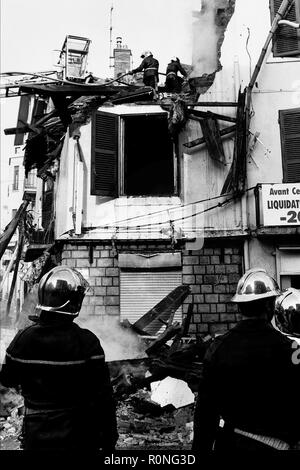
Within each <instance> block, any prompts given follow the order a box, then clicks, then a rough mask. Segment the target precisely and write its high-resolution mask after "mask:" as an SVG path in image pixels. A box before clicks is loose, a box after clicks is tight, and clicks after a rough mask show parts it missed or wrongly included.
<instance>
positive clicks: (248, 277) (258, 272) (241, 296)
mask: <svg viewBox="0 0 300 470" xmlns="http://www.w3.org/2000/svg"><path fill="white" fill-rule="evenodd" d="M280 294H281V291H280V289H279V287H278V284H277V282H276V281H275V279H273V278H272V277H271V276H269V274H268V273H267V272H266V271H265V269H262V268H253V269H249V270H248V271H246V272H245V274H244V275H243V276H242V277H241V279H240V280H239V282H238V285H237V289H236V293H235V295H234V296H233V297H232V299H231V301H232V302H237V303H239V302H253V301H254V300H260V299H265V298H268V297H277V295H280Z"/></svg>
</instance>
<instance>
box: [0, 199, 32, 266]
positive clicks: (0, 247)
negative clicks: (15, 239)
mask: <svg viewBox="0 0 300 470" xmlns="http://www.w3.org/2000/svg"><path fill="white" fill-rule="evenodd" d="M29 202H30V201H24V202H22V204H21V206H20V207H19V209H18V211H17V213H16V215H15V216H14V218H13V219H12V220H11V221H10V223H9V224H8V225H7V227H6V228H5V230H4V233H3V234H2V235H1V236H0V259H1V258H2V255H3V253H4V252H5V250H6V248H7V246H8V244H9V242H10V240H11V237H12V236H13V234H14V233H15V231H16V229H17V226H18V223H19V221H20V219H21V217H22V215H23V214H24V212H25V210H26V208H27V206H28V204H29Z"/></svg>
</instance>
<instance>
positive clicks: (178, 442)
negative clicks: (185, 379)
mask: <svg viewBox="0 0 300 470" xmlns="http://www.w3.org/2000/svg"><path fill="white" fill-rule="evenodd" d="M9 390H11V389H9ZM15 398H16V399H17V402H18V403H21V402H22V398H21V397H20V395H17V394H16V396H15ZM144 403H151V392H149V391H148V390H139V391H137V392H136V393H134V394H132V395H130V397H128V398H127V399H125V400H122V401H120V402H119V403H118V405H117V425H118V432H119V439H118V442H117V446H116V448H117V449H176V450H184V449H190V448H191V441H192V430H193V414H194V404H191V405H188V406H185V407H183V408H180V409H178V410H175V409H174V408H172V407H170V406H168V407H163V408H162V407H160V406H159V405H156V406H157V407H158V408H160V415H159V416H157V415H154V414H153V409H151V408H150V407H149V408H148V409H145V408H144V413H143V414H142V413H141V412H140V411H141V409H143V408H142V406H143V404H144ZM22 423H23V415H22V408H20V407H18V406H15V407H14V408H12V409H11V412H10V414H9V416H7V417H6V418H5V417H0V450H19V449H20V444H21V442H20V440H19V436H20V433H21V428H22ZM82 432H84V429H83V430H82Z"/></svg>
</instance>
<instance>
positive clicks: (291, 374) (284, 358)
mask: <svg viewBox="0 0 300 470" xmlns="http://www.w3.org/2000/svg"><path fill="white" fill-rule="evenodd" d="M293 354H294V355H293ZM299 359H300V354H298V355H297V351H295V343H293V342H292V341H291V340H290V339H288V338H287V337H285V336H284V335H282V334H281V333H280V332H278V331H277V330H275V329H274V328H273V327H272V325H271V324H270V323H268V322H267V321H264V320H254V319H253V320H248V319H247V320H242V321H240V322H239V323H238V324H237V325H236V326H235V327H234V328H233V329H232V330H230V331H229V332H228V333H226V334H225V335H222V336H220V337H217V338H216V339H215V340H214V341H213V343H212V344H211V346H210V347H209V349H208V350H207V353H206V355H205V359H204V372H203V381H202V383H201V384H200V386H199V396H198V399H197V403H196V409H195V422H194V441H193V450H194V451H195V452H200V451H203V452H204V451H205V452H209V451H211V450H212V447H213V443H214V441H215V439H216V436H217V430H218V425H219V419H220V417H222V419H223V420H224V422H225V426H224V431H223V432H224V433H225V430H226V432H227V433H228V432H229V433H230V432H231V434H232V431H233V429H234V428H238V429H241V430H242V431H246V432H250V433H252V434H260V435H264V436H271V437H276V438H278V439H281V440H283V441H285V442H287V443H289V444H290V445H293V444H294V443H295V442H297V441H298V440H299V439H300V428H299V417H300V412H299V398H298V397H299V385H300V365H299V362H300V360H299ZM221 435H222V434H219V436H221ZM232 435H234V434H232ZM223 436H224V434H223ZM217 440H218V439H217ZM228 450H229V449H228Z"/></svg>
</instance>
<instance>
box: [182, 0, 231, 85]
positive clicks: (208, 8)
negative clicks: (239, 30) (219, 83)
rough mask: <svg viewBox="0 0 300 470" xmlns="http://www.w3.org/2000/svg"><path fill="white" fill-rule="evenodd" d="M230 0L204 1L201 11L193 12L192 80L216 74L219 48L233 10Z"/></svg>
mask: <svg viewBox="0 0 300 470" xmlns="http://www.w3.org/2000/svg"><path fill="white" fill-rule="evenodd" d="M231 3H232V2H230V1H229V0H202V1H201V5H200V10H194V11H193V12H192V16H193V23H192V33H193V53H192V63H193V71H192V73H191V75H190V78H195V77H201V76H202V75H204V74H205V75H209V74H211V73H213V72H215V71H216V70H217V69H218V66H219V55H220V51H219V48H220V46H221V43H222V41H221V42H220V38H221V37H222V35H223V34H224V30H225V28H226V26H227V23H228V20H229V16H230V13H231V9H232V5H231Z"/></svg>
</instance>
